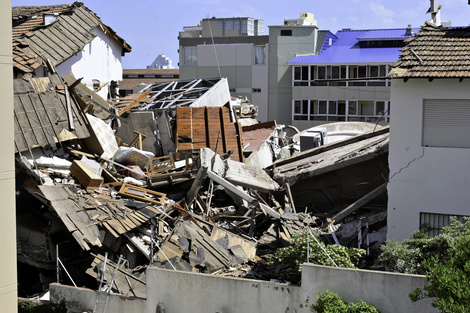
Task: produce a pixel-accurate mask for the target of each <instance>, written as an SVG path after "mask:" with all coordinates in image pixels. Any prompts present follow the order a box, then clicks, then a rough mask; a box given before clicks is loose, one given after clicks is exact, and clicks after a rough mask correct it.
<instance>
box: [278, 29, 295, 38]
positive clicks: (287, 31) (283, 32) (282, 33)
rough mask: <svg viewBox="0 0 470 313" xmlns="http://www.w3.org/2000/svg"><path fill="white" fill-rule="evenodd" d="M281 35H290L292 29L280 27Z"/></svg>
mask: <svg viewBox="0 0 470 313" xmlns="http://www.w3.org/2000/svg"><path fill="white" fill-rule="evenodd" d="M281 36H292V29H281Z"/></svg>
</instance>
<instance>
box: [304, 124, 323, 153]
mask: <svg viewBox="0 0 470 313" xmlns="http://www.w3.org/2000/svg"><path fill="white" fill-rule="evenodd" d="M327 143H328V136H327V132H326V128H324V127H312V128H309V129H307V130H306V131H305V132H304V133H303V134H302V135H300V151H301V152H302V151H305V150H309V149H313V148H316V147H320V146H323V145H326V144H327Z"/></svg>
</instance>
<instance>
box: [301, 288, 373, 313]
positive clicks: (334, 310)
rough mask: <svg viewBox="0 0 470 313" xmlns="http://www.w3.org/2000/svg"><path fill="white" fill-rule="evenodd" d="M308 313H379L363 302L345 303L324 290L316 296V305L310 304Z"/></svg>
mask: <svg viewBox="0 0 470 313" xmlns="http://www.w3.org/2000/svg"><path fill="white" fill-rule="evenodd" d="M310 311H312V312H316V313H380V312H379V310H377V309H376V308H375V307H374V306H373V305H371V304H368V303H366V302H364V301H363V300H359V301H358V302H350V303H345V302H344V301H343V299H341V297H340V296H338V295H337V294H336V293H334V292H332V291H330V290H325V291H323V292H322V293H320V294H319V295H317V304H312V305H311V306H310Z"/></svg>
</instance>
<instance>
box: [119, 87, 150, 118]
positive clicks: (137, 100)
mask: <svg viewBox="0 0 470 313" xmlns="http://www.w3.org/2000/svg"><path fill="white" fill-rule="evenodd" d="M150 91H152V89H147V90H146V91H145V92H143V93H142V94H140V95H139V96H138V97H137V98H135V99H134V101H132V102H131V103H129V104H128V105H126V106H125V107H124V108H123V109H122V110H121V111H119V113H118V115H119V116H121V115H123V114H124V113H126V112H127V111H129V110H130V109H132V108H134V107H136V106H138V105H139V101H140V100H142V99H144V98H145V97H147V96H148V95H149V94H150Z"/></svg>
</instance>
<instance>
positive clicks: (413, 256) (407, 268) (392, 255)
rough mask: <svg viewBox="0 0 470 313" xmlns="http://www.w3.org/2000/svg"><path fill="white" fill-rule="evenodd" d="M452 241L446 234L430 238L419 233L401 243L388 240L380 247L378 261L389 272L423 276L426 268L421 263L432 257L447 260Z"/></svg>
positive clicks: (450, 236)
mask: <svg viewBox="0 0 470 313" xmlns="http://www.w3.org/2000/svg"><path fill="white" fill-rule="evenodd" d="M452 240H453V237H452V235H450V234H449V233H448V232H447V233H446V232H443V233H442V234H441V235H439V236H436V237H430V236H427V235H425V234H424V233H423V232H420V231H418V232H415V233H414V234H412V235H411V238H410V239H405V240H404V241H403V242H397V241H396V240H393V239H388V240H387V241H386V242H385V245H382V246H381V247H380V248H381V250H382V254H381V255H380V256H379V260H380V261H381V262H382V264H383V265H384V266H386V267H387V268H388V270H389V271H392V272H399V273H408V274H422V275H424V274H426V268H425V267H424V266H423V261H424V260H427V259H430V258H433V257H437V258H438V260H440V261H444V260H447V259H449V255H448V251H447V250H448V249H449V245H450V242H451V241H452Z"/></svg>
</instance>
